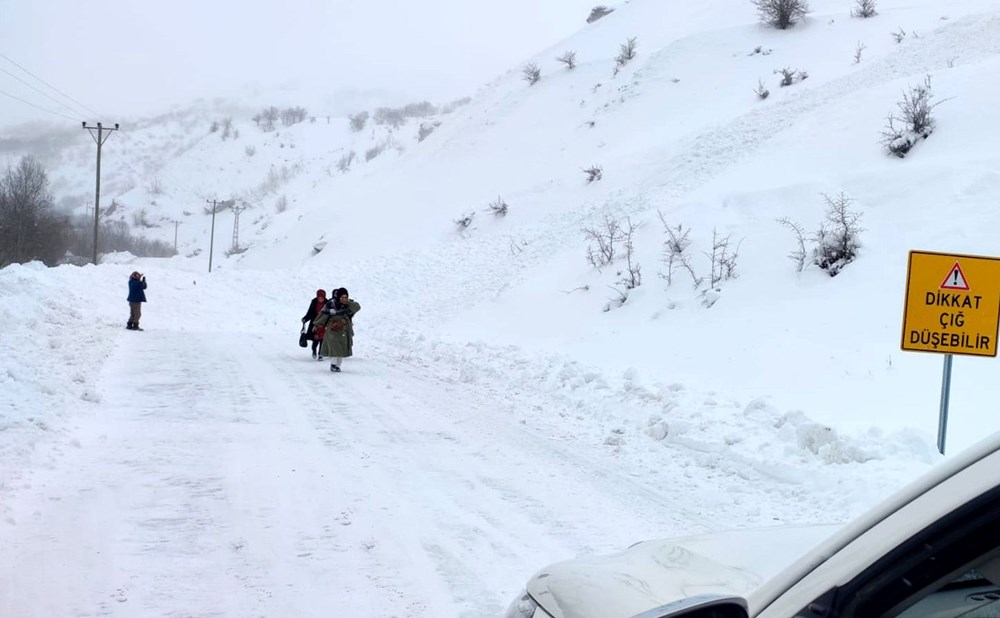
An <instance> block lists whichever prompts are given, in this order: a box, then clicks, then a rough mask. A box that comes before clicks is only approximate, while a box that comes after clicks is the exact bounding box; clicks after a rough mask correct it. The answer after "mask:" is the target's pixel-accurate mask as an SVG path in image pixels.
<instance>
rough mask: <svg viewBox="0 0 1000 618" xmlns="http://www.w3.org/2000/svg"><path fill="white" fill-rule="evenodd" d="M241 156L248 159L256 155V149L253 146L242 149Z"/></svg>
mask: <svg viewBox="0 0 1000 618" xmlns="http://www.w3.org/2000/svg"><path fill="white" fill-rule="evenodd" d="M243 154H245V155H246V156H248V157H252V156H254V155H255V154H257V147H256V146H253V145H250V146H247V147H246V148H244V149H243Z"/></svg>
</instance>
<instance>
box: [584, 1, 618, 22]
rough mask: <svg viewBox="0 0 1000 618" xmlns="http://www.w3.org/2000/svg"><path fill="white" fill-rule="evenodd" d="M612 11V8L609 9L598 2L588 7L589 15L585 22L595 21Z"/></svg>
mask: <svg viewBox="0 0 1000 618" xmlns="http://www.w3.org/2000/svg"><path fill="white" fill-rule="evenodd" d="M613 12H614V9H609V8H608V7H606V6H604V5H603V4H598V5H597V6H595V7H594V8H592V9H590V16H589V17H587V23H588V24H592V23H594V22H595V21H597V20H598V19H600V18H602V17H604V16H605V15H608V14H610V13H613Z"/></svg>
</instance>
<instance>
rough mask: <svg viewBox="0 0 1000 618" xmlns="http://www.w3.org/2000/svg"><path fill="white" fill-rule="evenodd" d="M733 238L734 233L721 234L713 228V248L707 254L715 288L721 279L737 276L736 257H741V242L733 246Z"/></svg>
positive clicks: (712, 285)
mask: <svg viewBox="0 0 1000 618" xmlns="http://www.w3.org/2000/svg"><path fill="white" fill-rule="evenodd" d="M731 239H732V234H726V235H725V236H721V235H719V233H718V232H717V231H716V230H714V229H713V230H712V250H711V251H706V252H705V255H706V256H707V257H708V259H709V260H710V262H711V267H710V268H711V272H710V280H711V287H713V288H714V287H715V286H716V285H718V284H719V283H720V282H721V281H726V280H729V279H735V278H736V259H737V258H738V257H739V250H740V243H736V247H735V248H731V247H730V243H731V242H732V241H731Z"/></svg>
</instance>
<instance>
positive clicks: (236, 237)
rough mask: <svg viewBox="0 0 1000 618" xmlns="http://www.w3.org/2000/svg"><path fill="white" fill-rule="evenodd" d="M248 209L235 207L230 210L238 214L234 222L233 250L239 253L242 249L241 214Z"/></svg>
mask: <svg viewBox="0 0 1000 618" xmlns="http://www.w3.org/2000/svg"><path fill="white" fill-rule="evenodd" d="M246 209H247V207H246V205H245V204H244V205H243V206H233V207H231V208H230V210H232V211H233V213H235V214H236V218H235V219H234V220H233V247H232V250H233V251H234V252H235V251H238V250H239V248H240V213H241V212H243V211H244V210H246Z"/></svg>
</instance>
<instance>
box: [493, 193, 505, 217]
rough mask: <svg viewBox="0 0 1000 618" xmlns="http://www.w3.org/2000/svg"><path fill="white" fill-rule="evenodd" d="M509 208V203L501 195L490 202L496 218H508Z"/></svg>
mask: <svg viewBox="0 0 1000 618" xmlns="http://www.w3.org/2000/svg"><path fill="white" fill-rule="evenodd" d="M507 208H508V206H507V202H505V201H504V200H503V198H502V197H500V196H499V195H498V196H497V199H496V200H494V201H492V202H490V212H492V213H493V215H494V216H496V217H505V216H507Z"/></svg>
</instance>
